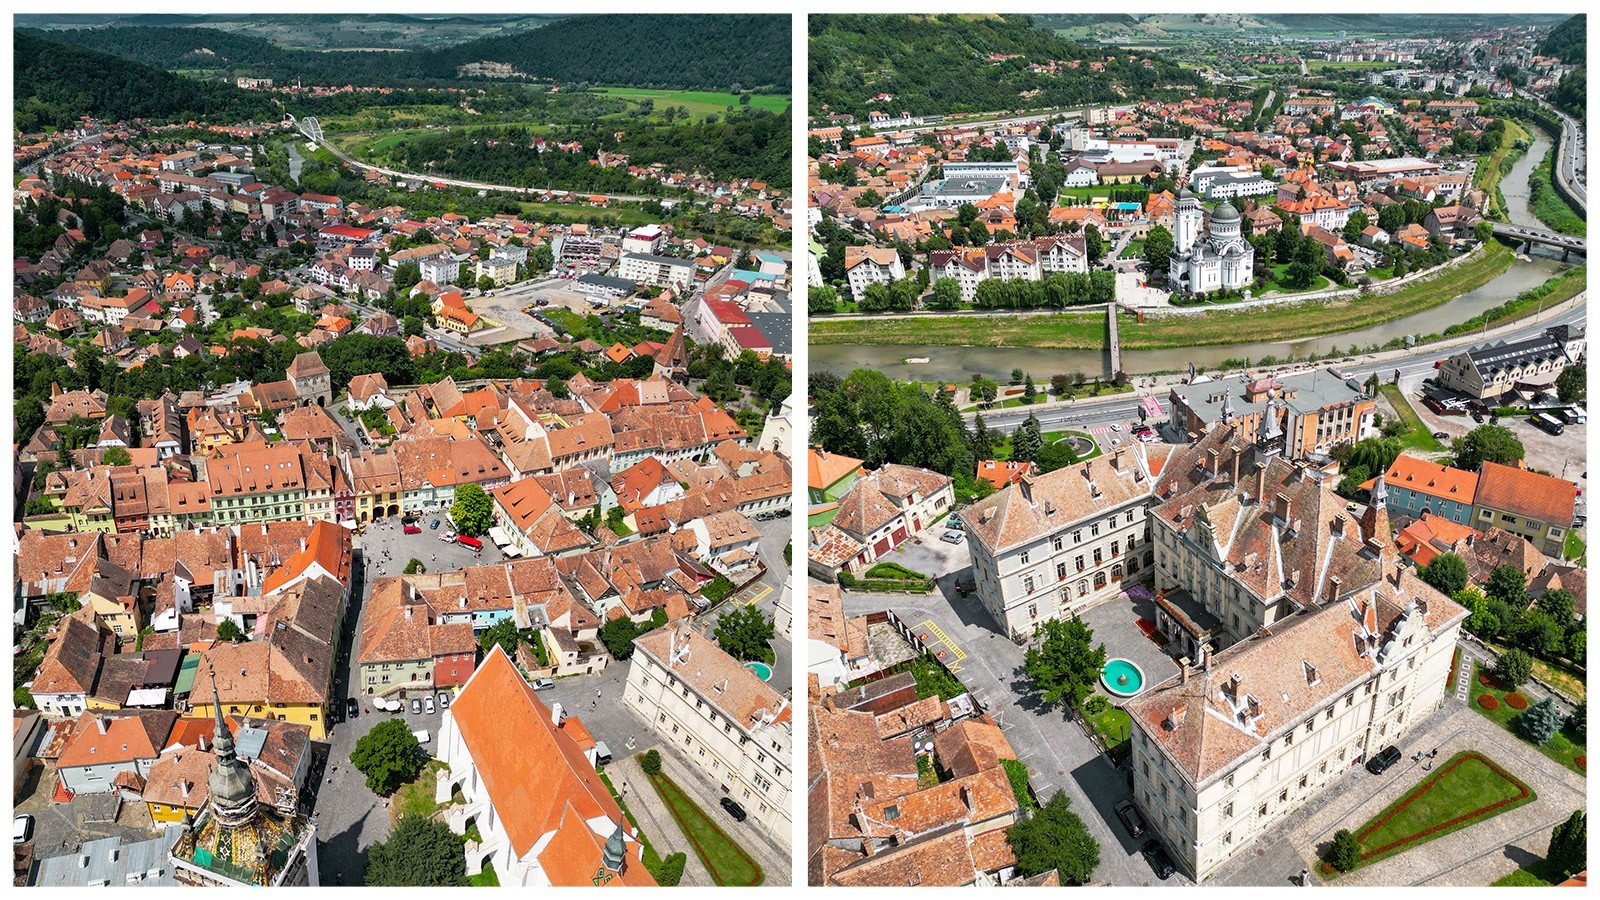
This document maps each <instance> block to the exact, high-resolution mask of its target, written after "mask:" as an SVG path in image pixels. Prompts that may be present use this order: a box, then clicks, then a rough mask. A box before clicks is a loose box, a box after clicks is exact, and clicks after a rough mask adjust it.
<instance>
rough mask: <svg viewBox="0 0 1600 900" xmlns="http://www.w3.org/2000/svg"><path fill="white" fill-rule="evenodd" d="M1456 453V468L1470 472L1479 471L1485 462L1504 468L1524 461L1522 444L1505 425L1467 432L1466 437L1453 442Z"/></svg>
mask: <svg viewBox="0 0 1600 900" xmlns="http://www.w3.org/2000/svg"><path fill="white" fill-rule="evenodd" d="M1450 450H1451V451H1452V452H1453V453H1455V455H1456V459H1455V466H1456V468H1458V469H1466V470H1467V471H1468V472H1476V471H1478V467H1479V466H1481V465H1482V464H1483V463H1484V462H1485V461H1488V462H1495V463H1499V464H1501V465H1503V466H1512V465H1516V463H1517V461H1518V460H1520V459H1522V456H1523V449H1522V442H1521V441H1519V440H1517V436H1516V434H1515V433H1513V432H1512V430H1511V429H1509V428H1507V427H1505V426H1504V425H1479V426H1478V427H1477V428H1474V429H1472V430H1471V431H1469V432H1467V434H1466V437H1459V438H1456V439H1455V440H1454V441H1452V442H1451V445H1450Z"/></svg>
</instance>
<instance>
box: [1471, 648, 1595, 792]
mask: <svg viewBox="0 0 1600 900" xmlns="http://www.w3.org/2000/svg"><path fill="white" fill-rule="evenodd" d="M1484 672H1485V670H1484V668H1483V667H1482V666H1479V665H1475V666H1473V667H1472V702H1471V703H1469V704H1468V705H1469V706H1471V707H1472V708H1473V709H1474V710H1476V711H1477V712H1478V714H1479V715H1481V716H1483V717H1485V718H1487V719H1489V720H1490V721H1492V722H1494V723H1495V724H1496V725H1499V726H1500V727H1501V728H1504V729H1505V730H1507V731H1509V732H1511V733H1512V734H1514V735H1516V737H1517V740H1519V741H1523V742H1526V743H1532V742H1531V741H1528V739H1527V738H1525V737H1523V736H1522V732H1520V731H1518V730H1517V726H1516V719H1517V717H1518V716H1520V715H1522V713H1521V711H1519V710H1516V709H1512V708H1511V706H1510V704H1508V703H1506V692H1505V691H1502V690H1500V689H1499V687H1498V686H1495V687H1486V686H1485V685H1484V684H1483V681H1482V679H1481V678H1480V676H1481V675H1483V674H1484ZM1492 678H1493V676H1491V680H1492ZM1484 694H1491V695H1493V696H1494V698H1495V699H1496V700H1498V701H1500V706H1499V708H1498V709H1484V708H1483V707H1482V706H1481V705H1479V703H1478V698H1479V697H1481V696H1483V695H1484ZM1539 752H1540V753H1543V754H1544V755H1545V756H1548V757H1550V758H1551V759H1553V760H1555V761H1556V762H1558V763H1561V764H1562V765H1563V766H1566V767H1567V768H1569V769H1571V770H1572V771H1574V772H1578V773H1583V772H1586V771H1587V770H1586V769H1585V767H1584V765H1581V764H1579V762H1578V760H1580V759H1581V760H1583V761H1584V763H1587V762H1588V748H1586V747H1585V746H1584V745H1583V743H1582V742H1581V741H1579V740H1578V738H1577V735H1575V734H1573V733H1572V730H1571V729H1570V728H1562V729H1561V730H1560V731H1558V732H1556V733H1555V736H1554V737H1552V738H1550V740H1548V741H1545V742H1544V743H1543V744H1541V745H1540V746H1539Z"/></svg>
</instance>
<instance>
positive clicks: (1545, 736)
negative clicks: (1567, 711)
mask: <svg viewBox="0 0 1600 900" xmlns="http://www.w3.org/2000/svg"><path fill="white" fill-rule="evenodd" d="M1560 730H1561V713H1559V712H1557V711H1556V701H1555V698H1553V697H1546V698H1544V699H1543V700H1540V701H1539V702H1538V703H1535V704H1534V705H1532V706H1530V707H1528V709H1527V711H1526V712H1524V713H1523V714H1522V715H1520V716H1518V717H1517V731H1519V732H1521V733H1522V736H1523V737H1525V738H1527V739H1528V740H1530V741H1533V742H1534V743H1535V744H1543V743H1544V742H1545V741H1548V740H1550V739H1551V738H1552V737H1555V734H1556V732H1557V731H1560Z"/></svg>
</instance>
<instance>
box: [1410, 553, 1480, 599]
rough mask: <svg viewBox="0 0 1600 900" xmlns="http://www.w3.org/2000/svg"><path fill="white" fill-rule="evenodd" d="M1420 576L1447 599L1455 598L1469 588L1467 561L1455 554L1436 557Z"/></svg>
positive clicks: (1442, 554)
mask: <svg viewBox="0 0 1600 900" xmlns="http://www.w3.org/2000/svg"><path fill="white" fill-rule="evenodd" d="M1418 574H1419V575H1421V576H1422V580H1423V581H1426V582H1427V583H1428V584H1430V585H1432V586H1433V587H1434V588H1436V589H1437V590H1438V591H1439V593H1441V594H1443V595H1445V596H1446V597H1454V596H1455V595H1456V594H1457V593H1459V592H1460V591H1461V589H1462V588H1464V587H1466V586H1467V578H1468V576H1467V563H1466V560H1464V559H1462V558H1461V557H1460V556H1458V555H1456V554H1454V553H1441V554H1439V555H1438V556H1435V557H1434V558H1433V562H1430V563H1428V564H1427V565H1426V566H1424V567H1423V568H1422V571H1421V572H1419V573H1418Z"/></svg>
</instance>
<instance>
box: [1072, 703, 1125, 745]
mask: <svg viewBox="0 0 1600 900" xmlns="http://www.w3.org/2000/svg"><path fill="white" fill-rule="evenodd" d="M1083 718H1084V719H1085V720H1086V721H1088V723H1089V724H1090V725H1092V726H1093V727H1094V730H1095V733H1096V734H1098V735H1100V740H1102V741H1105V743H1106V747H1107V749H1109V750H1110V752H1111V755H1112V756H1116V755H1117V754H1118V753H1119V752H1123V751H1124V749H1125V748H1126V747H1127V744H1128V736H1129V735H1130V734H1132V730H1133V720H1132V719H1130V718H1129V717H1128V714H1127V713H1126V712H1124V711H1123V710H1121V709H1119V708H1117V707H1115V706H1108V707H1106V709H1105V712H1102V713H1099V714H1098V715H1093V716H1091V715H1089V714H1087V713H1085V714H1084V717H1083Z"/></svg>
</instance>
